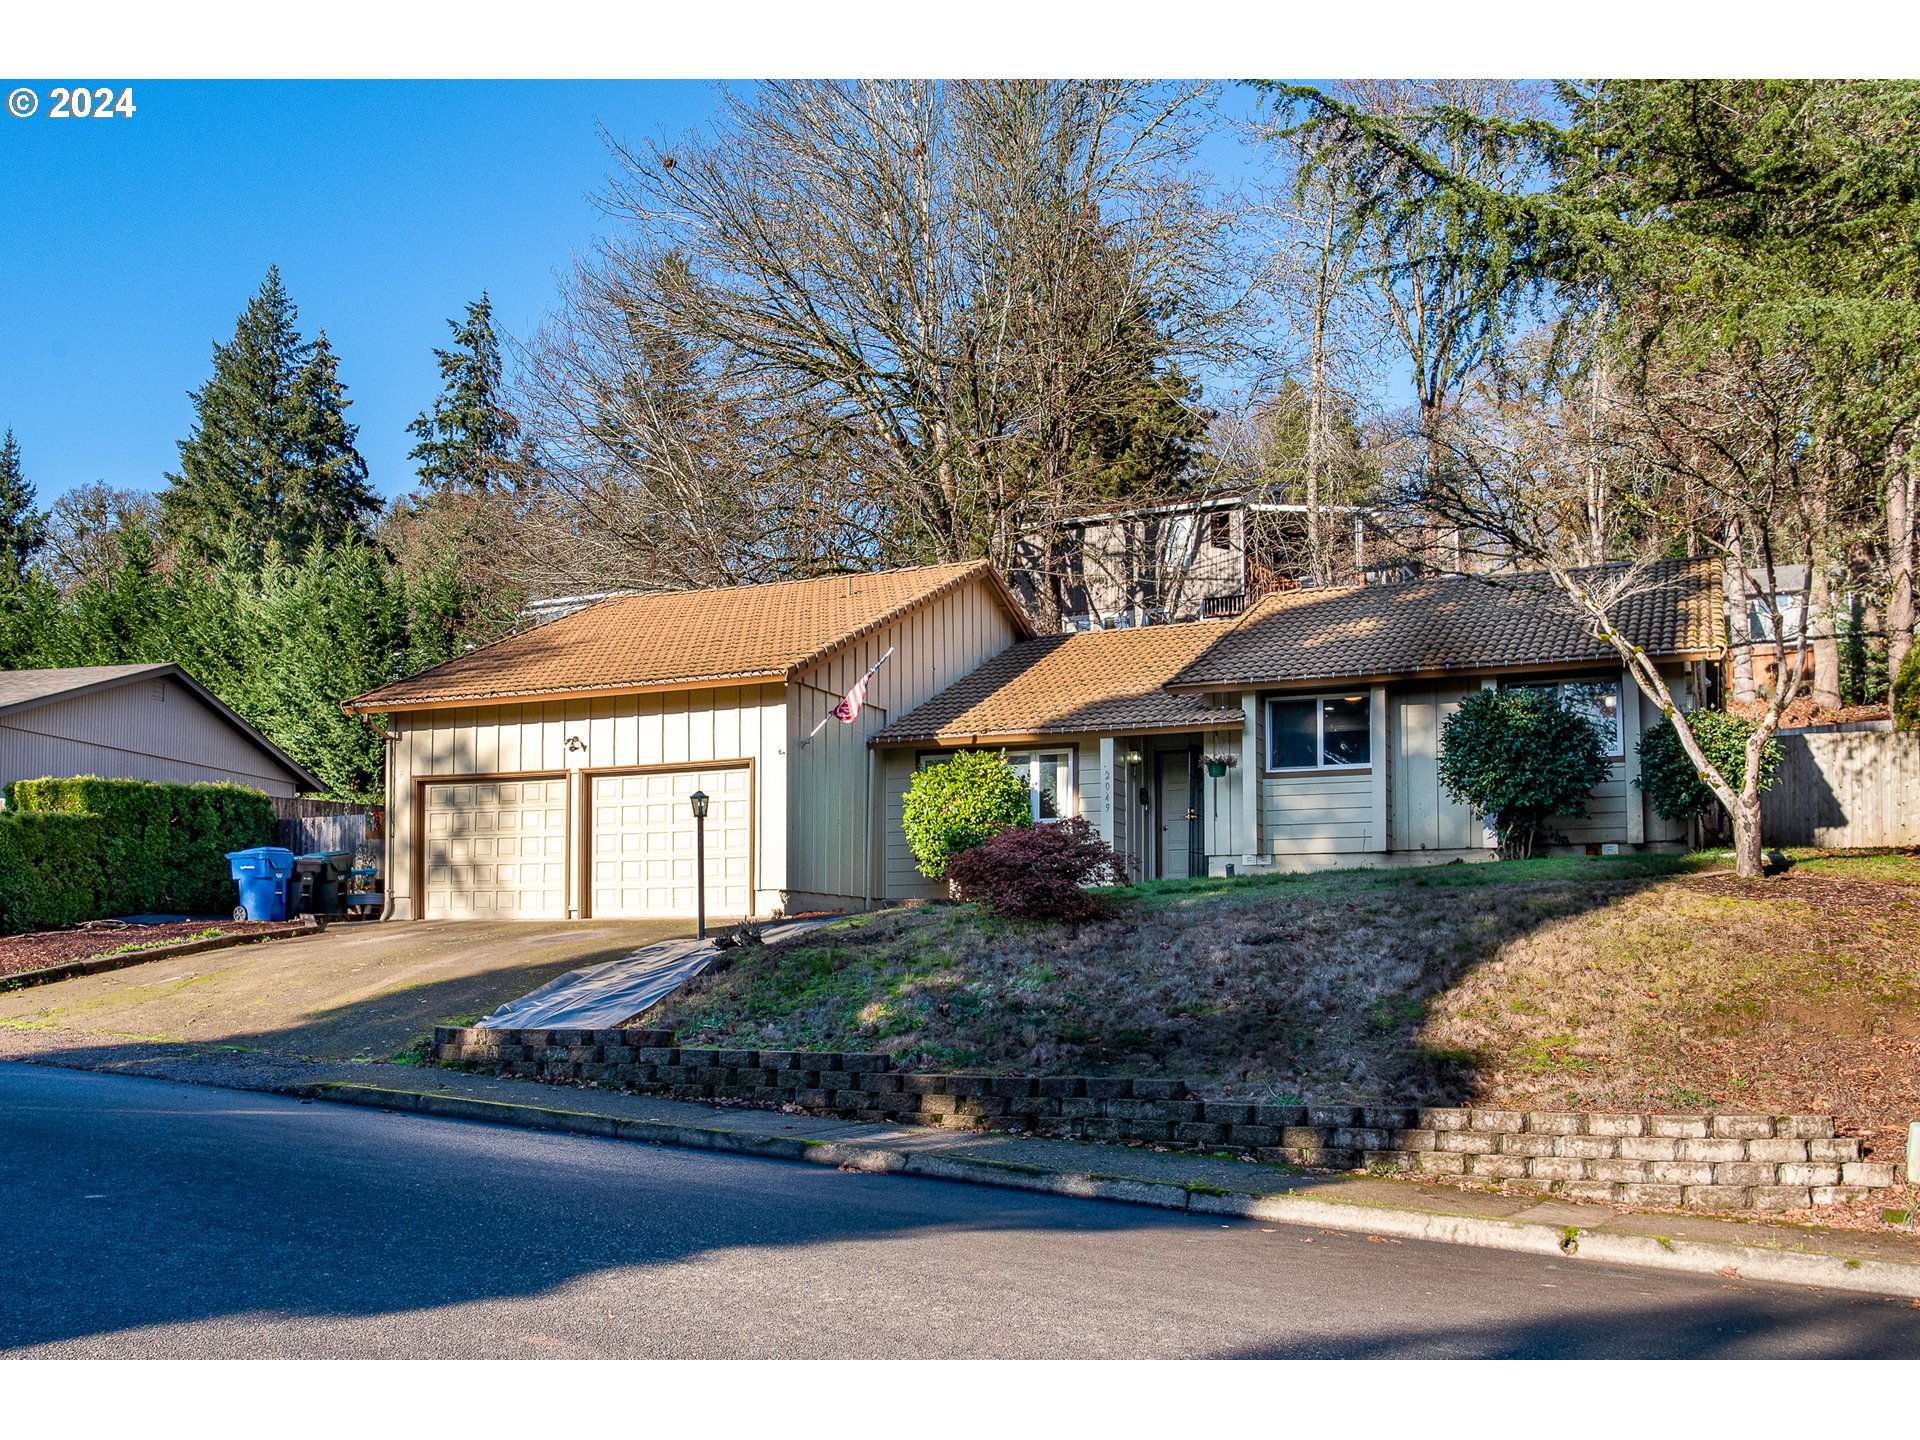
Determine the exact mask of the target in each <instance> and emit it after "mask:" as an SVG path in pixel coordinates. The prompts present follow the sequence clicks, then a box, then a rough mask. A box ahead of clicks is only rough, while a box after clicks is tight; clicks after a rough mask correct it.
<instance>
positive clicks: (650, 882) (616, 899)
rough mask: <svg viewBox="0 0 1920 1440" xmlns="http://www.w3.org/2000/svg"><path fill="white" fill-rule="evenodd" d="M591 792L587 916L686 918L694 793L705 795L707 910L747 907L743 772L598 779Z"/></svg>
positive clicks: (748, 846) (746, 784)
mask: <svg viewBox="0 0 1920 1440" xmlns="http://www.w3.org/2000/svg"><path fill="white" fill-rule="evenodd" d="M592 787H593V788H592V797H593V803H592V814H593V825H594V834H593V840H592V845H591V847H590V848H591V851H592V855H593V873H592V881H591V884H592V894H591V897H590V903H591V904H592V907H593V911H592V913H593V914H594V915H596V916H602V917H609V918H611V917H616V916H646V915H673V916H690V915H692V914H693V912H694V908H695V905H694V901H695V895H694V819H693V807H692V806H691V805H690V804H689V803H688V797H689V796H691V795H692V794H693V792H694V791H695V790H702V791H705V792H706V793H707V794H708V795H709V796H711V797H713V804H712V806H711V807H710V809H709V811H708V815H707V912H708V913H709V914H711V915H745V914H747V913H748V912H749V911H750V910H751V909H752V895H753V890H752V878H753V877H752V847H753V823H752V819H753V806H752V792H753V787H752V782H751V775H750V772H749V771H748V770H747V769H746V768H745V767H744V766H729V767H724V768H716V769H705V770H699V769H690V770H677V771H656V772H653V773H650V774H645V775H598V776H595V777H593V780H592Z"/></svg>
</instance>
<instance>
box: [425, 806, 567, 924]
mask: <svg viewBox="0 0 1920 1440" xmlns="http://www.w3.org/2000/svg"><path fill="white" fill-rule="evenodd" d="M425 808H426V847H427V854H426V872H427V877H426V878H427V884H426V892H427V893H426V908H425V912H424V913H425V915H426V918H427V919H429V920H564V919H565V918H566V915H567V782H566V781H565V780H558V779H556V780H488V781H483V782H467V783H453V784H435V785H429V786H427V787H426V796H425Z"/></svg>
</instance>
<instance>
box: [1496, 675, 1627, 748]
mask: <svg viewBox="0 0 1920 1440" xmlns="http://www.w3.org/2000/svg"><path fill="white" fill-rule="evenodd" d="M1507 688H1508V689H1510V690H1537V691H1541V692H1543V693H1550V694H1555V695H1558V696H1559V697H1560V699H1561V700H1562V701H1563V702H1564V703H1565V704H1566V707H1567V708H1568V709H1569V710H1571V711H1573V712H1574V713H1575V714H1576V715H1579V716H1581V717H1583V718H1584V719H1585V720H1586V722H1587V723H1588V724H1589V725H1591V726H1593V733H1594V734H1596V735H1598V736H1599V737H1600V751H1601V753H1602V754H1604V755H1605V756H1607V758H1608V759H1610V760H1624V759H1625V758H1626V748H1625V737H1624V736H1623V735H1622V734H1621V733H1620V682H1619V681H1618V680H1556V681H1553V682H1551V683H1548V684H1543V685H1510V686H1508V687H1507Z"/></svg>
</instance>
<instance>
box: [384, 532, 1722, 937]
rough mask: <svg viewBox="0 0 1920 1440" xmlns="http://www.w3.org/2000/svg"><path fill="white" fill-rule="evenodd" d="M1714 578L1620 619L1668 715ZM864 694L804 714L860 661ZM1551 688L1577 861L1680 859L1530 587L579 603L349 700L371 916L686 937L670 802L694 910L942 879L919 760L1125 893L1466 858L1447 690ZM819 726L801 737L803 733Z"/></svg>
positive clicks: (778, 590) (1636, 725)
mask: <svg viewBox="0 0 1920 1440" xmlns="http://www.w3.org/2000/svg"><path fill="white" fill-rule="evenodd" d="M1719 611H1720V596H1719V586H1718V577H1717V574H1716V572H1715V571H1714V569H1713V567H1711V566H1708V565H1705V564H1703V563H1695V562H1686V561H1677V562H1669V563H1666V564H1663V565H1662V566H1659V567H1657V568H1656V569H1655V570H1654V571H1653V572H1652V574H1651V575H1650V576H1649V577H1647V579H1646V581H1645V583H1644V584H1643V585H1642V587H1641V588H1640V590H1639V593H1637V594H1636V596H1635V598H1634V599H1633V600H1632V601H1631V602H1630V603H1629V604H1627V605H1626V606H1625V613H1624V614H1622V616H1621V617H1620V619H1621V623H1622V628H1623V630H1624V631H1625V632H1626V633H1627V634H1628V635H1629V636H1631V637H1632V638H1633V640H1634V641H1635V643H1637V644H1639V645H1640V646H1641V647H1642V648H1643V649H1644V650H1645V651H1646V652H1647V653H1648V654H1649V655H1650V656H1652V657H1653V658H1654V659H1655V661H1656V663H1657V664H1658V666H1659V668H1660V670H1661V672H1662V673H1663V674H1664V675H1665V676H1667V677H1668V680H1669V683H1670V684H1671V685H1672V686H1673V688H1674V689H1675V692H1676V695H1677V696H1678V697H1679V698H1680V700H1681V703H1683V704H1686V705H1692V704H1696V703H1699V701H1700V700H1701V699H1702V698H1703V697H1704V696H1705V695H1706V694H1707V672H1706V667H1707V665H1708V662H1710V661H1712V660H1713V659H1715V658H1716V657H1718V656H1719V655H1720V653H1721V651H1722V649H1723V648H1724V647H1723V645H1722V636H1723V634H1724V630H1723V627H1722V622H1721V619H1720V613H1719ZM883 656H889V657H890V658H888V659H887V661H886V663H885V664H882V665H881V667H880V669H879V670H878V671H877V672H875V673H874V675H873V678H872V682H871V685H870V687H869V689H868V691H867V693H866V703H865V707H864V708H863V709H862V710H861V712H860V714H859V715H858V717H857V718H856V719H855V720H853V721H852V722H851V723H842V722H840V721H838V720H835V719H832V718H830V711H831V710H832V707H833V706H834V705H836V704H837V703H838V702H839V701H840V699H841V697H842V696H843V695H845V694H846V693H847V691H848V690H849V689H850V688H851V687H852V686H853V685H854V684H855V683H856V682H857V681H859V680H860V678H861V676H862V675H863V674H865V673H866V672H867V671H868V669H869V667H871V666H872V665H874V664H875V663H876V662H878V661H880V660H881V659H882V657H883ZM1497 685H1554V686H1558V687H1561V688H1562V690H1563V693H1565V694H1566V695H1567V696H1568V698H1569V699H1571V700H1573V701H1574V702H1575V703H1576V704H1578V705H1580V706H1582V707H1583V708H1585V709H1586V710H1587V711H1588V712H1589V713H1590V714H1591V716H1592V718H1593V721H1594V724H1595V726H1596V728H1598V729H1599V730H1600V732H1601V734H1602V737H1603V738H1604V740H1605V741H1606V744H1607V746H1608V748H1609V750H1610V752H1611V754H1612V755H1613V757H1614V764H1613V771H1612V775H1611V777H1610V778H1609V779H1608V781H1607V782H1606V783H1605V784H1603V785H1602V786H1600V787H1599V789H1598V790H1597V791H1596V792H1595V796H1594V800H1593V803H1592V806H1591V811H1592V813H1591V814H1590V815H1589V816H1588V817H1587V818H1585V819H1583V820H1580V821H1568V822H1566V823H1565V824H1564V825H1563V826H1561V828H1562V829H1563V830H1564V831H1565V833H1566V834H1567V837H1568V839H1569V841H1570V843H1572V844H1573V845H1576V846H1580V847H1593V848H1598V847H1605V846H1619V847H1621V848H1630V847H1637V846H1647V845H1659V844H1672V843H1678V842H1679V841H1680V840H1681V839H1682V838H1683V836H1682V833H1681V831H1680V830H1679V829H1678V828H1677V827H1674V826H1671V825H1667V824H1665V823H1664V822H1661V821H1660V820H1659V819H1658V818H1657V817H1655V816H1653V815H1652V814H1651V812H1650V811H1649V810H1648V808H1647V806H1646V804H1645V802H1644V799H1643V797H1642V796H1641V795H1640V794H1639V792H1638V791H1636V790H1635V789H1633V787H1632V783H1631V782H1632V778H1633V774H1634V771H1635V768H1636V765H1637V761H1636V758H1635V746H1636V744H1637V742H1638V737H1639V735H1640V732H1641V731H1642V729H1643V728H1644V727H1645V726H1647V725H1648V724H1650V723H1652V722H1653V721H1654V720H1655V719H1657V712H1656V711H1655V710H1654V709H1653V707H1651V706H1650V705H1648V704H1647V703H1646V702H1644V701H1643V700H1642V699H1641V698H1640V696H1639V694H1638V691H1637V689H1636V688H1635V687H1634V685H1633V684H1632V683H1631V681H1630V680H1629V679H1628V678H1627V677H1626V676H1625V674H1624V673H1623V671H1622V668H1621V666H1620V662H1619V658H1618V656H1617V655H1616V654H1615V652H1614V651H1613V649H1612V648H1611V647H1610V646H1609V645H1608V644H1606V643H1605V642H1603V641H1601V640H1599V639H1597V638H1596V637H1595V636H1594V635H1593V634H1592V632H1591V630H1590V628H1589V627H1588V626H1587V624H1586V623H1585V621H1584V620H1583V619H1581V617H1580V616H1579V615H1578V614H1577V613H1576V612H1575V611H1574V610H1573V609H1572V607H1571V606H1570V605H1568V604H1567V603H1566V602H1565V601H1564V600H1563V599H1562V598H1561V597H1560V596H1559V593H1558V592H1557V591H1555V590H1554V589H1553V588H1552V586H1551V585H1550V584H1548V583H1547V582H1546V581H1545V580H1544V578H1543V577H1539V576H1529V575H1513V576H1502V577H1497V578H1494V577H1468V576H1455V577H1446V578H1440V579H1428V580H1420V581H1414V582H1410V583H1405V584H1394V585H1368V586H1353V587H1339V588H1329V589H1318V590H1313V589H1303V590H1292V591H1283V592H1279V593H1276V594H1273V595H1270V596H1268V597H1266V598H1265V599H1263V600H1261V601H1259V602H1258V603H1256V604H1254V605H1252V606H1250V607H1249V608H1248V609H1247V610H1246V612H1245V613H1243V614H1241V615H1239V616H1236V617H1234V618H1232V619H1230V620H1218V621H1194V622H1190V623H1185V624H1172V625H1156V626H1148V627H1144V628H1141V629H1130V630H1101V631H1085V632H1079V633H1073V634H1054V635H1047V636H1039V635H1036V634H1035V632H1034V628H1033V625H1032V623H1031V621H1030V620H1029V618H1028V617H1027V615H1026V613H1025V611H1024V610H1023V608H1022V607H1021V606H1020V604H1019V602H1018V601H1017V599H1016V598H1015V597H1014V595H1013V594H1012V592H1011V591H1010V590H1009V589H1008V587H1007V585H1006V583H1005V582H1004V581H1003V580H1002V579H1001V577H1000V575H999V574H998V572H997V571H995V570H994V569H993V568H992V567H991V566H990V565H988V564H986V563H985V562H976V563H972V564H960V565H945V566H932V567H926V568H921V569H911V570H898V571H889V572H884V573H879V574H869V575H856V576H837V577H832V578H828V579H819V580H805V581H791V582H784V583H781V584H773V585H759V586H743V587H735V588H731V589H721V590H706V591H695V592H684V593H675V594H664V595H635V596H625V597H619V598H614V599H609V600H605V601H602V602H600V603H598V604H594V605H590V606H588V607H587V608H585V609H582V610H580V611H577V612H576V613H574V614H571V615H567V616H565V617H564V618H561V619H558V620H554V621H551V622H550V623H548V624H545V625H542V626H540V627H538V628H537V629H534V630H530V631H527V632H525V633H523V634H520V635H516V636H513V637H510V638H508V639H505V640H502V641H499V642H497V643H496V644H493V645H490V646H485V647H482V648H481V649H479V650H475V651H473V652H472V653H470V654H468V655H465V656H461V657H459V658H457V659H454V660H450V661H448V662H447V663H445V664H443V665H440V666H437V667H435V668H434V669H432V670H428V671H425V672H423V673H421V674H419V675H416V676H413V677H411V678H410V679H407V680H403V681H400V682H398V683H396V684H393V685H388V686H384V687H382V688H381V689H378V690H375V691H373V692H371V693H369V694H367V695H363V696H360V697H359V698H357V699H355V700H353V701H350V702H348V709H349V710H350V711H352V712H355V713H360V714H366V715H374V714H382V715H385V716H386V717H387V720H386V726H387V732H388V735H389V740H390V744H389V746H388V762H387V763H388V774H387V796H388V806H389V810H388V814H389V825H388V846H389V851H388V866H387V873H388V875H389V877H390V886H389V893H390V896H391V906H390V913H391V914H392V915H393V916H395V917H397V918H414V917H433V918H439V917H459V916H502V917H505V916H525V917H529V918H533V917H540V918H558V917H565V916H615V915H618V916H635V915H661V916H679V915H686V914H690V913H691V912H692V909H693V900H694V891H693V877H694V861H693V834H694V822H693V819H692V815H691V808H690V805H689V803H688V797H689V796H690V795H691V794H692V793H693V792H694V791H695V790H696V789H697V790H700V791H702V792H704V793H706V794H707V795H709V796H710V797H712V810H711V813H710V817H709V820H708V824H707V832H706V834H707V857H708V881H707V908H708V910H709V913H711V914H715V915H737V914H747V913H754V914H767V913H770V912H772V911H773V910H776V909H780V910H784V911H786V912H787V913H796V912H800V911H805V910H811V909H826V908H834V909H857V908H861V907H863V906H870V905H872V904H875V903H878V902H881V901H885V900H895V899H905V898H910V897H913V896H918V895H930V894H936V893H938V891H939V886H938V885H937V883H936V882H932V881H929V880H927V879H926V878H925V877H924V876H921V875H920V874H919V872H918V871H917V870H916V869H915V868H914V866H913V864H912V860H911V857H910V855H909V853H908V851H907V847H906V843H905V838H904V836H903V834H902V832H901V827H900V810H901V797H902V795H903V794H904V792H905V790H906V788H907V785H908V783H909V782H910V780H911V777H912V774H913V772H914V770H915V768H916V767H917V766H920V765H924V764H927V763H929V762H932V761H936V760H938V759H939V758H941V757H942V756H944V755H947V754H950V753H952V752H953V751H955V750H959V749H968V748H992V749H995V750H1000V751H1003V752H1005V753H1006V754H1007V756H1008V758H1009V760H1011V761H1012V762H1013V763H1014V764H1016V765H1019V766H1023V767H1025V770H1026V773H1027V775H1028V777H1029V782H1030V786H1029V788H1030V794H1031V796H1032V804H1033V807H1034V818H1035V820H1036V821H1038V822H1040V823H1046V822H1047V821H1049V820H1053V819H1056V818H1061V817H1065V816H1069V815H1082V816H1085V817H1086V818H1087V819H1089V820H1090V821H1092V822H1093V823H1094V824H1095V825H1096V826H1097V827H1098V828H1099V830H1100V832H1101V833H1102V834H1103V835H1105V836H1106V837H1107V838H1108V839H1109V840H1110V841H1111V842H1112V843H1113V845H1114V846H1115V848H1116V849H1119V850H1120V851H1121V852H1122V853H1124V854H1125V855H1127V856H1128V857H1129V861H1130V864H1131V868H1132V869H1133V872H1134V873H1135V874H1137V875H1142V876H1185V875H1197V874H1208V873H1212V874H1222V873H1226V872H1228V871H1230V870H1231V871H1234V872H1238V873H1249V872H1253V871H1258V870H1263V869H1291V868H1306V867H1312V866H1321V865H1333V864H1406V863H1423V862H1428V863H1430V862H1435V861H1445V860H1450V859H1455V858H1484V857H1485V856H1486V854H1487V853H1488V847H1489V844H1490V838H1489V836H1488V833H1487V829H1486V826H1485V825H1484V824H1483V823H1482V821H1481V819H1480V817H1478V816H1476V815H1473V814H1471V813H1469V812H1468V810H1467V809H1466V807H1464V806H1461V805H1458V804H1456V803H1454V802H1453V801H1451V800H1449V799H1448V798H1447V797H1446V795H1445V794H1444V793H1443V792H1442V791H1441V789H1440V786H1439V780H1438V774H1437V760H1438V737H1439V730H1440V726H1441V724H1442V723H1443V722H1444V720H1445V718H1446V716H1447V715H1448V714H1450V713H1451V711H1452V710H1453V708H1454V707H1455V706H1457V705H1458V704H1459V702H1460V700H1461V699H1462V697H1464V696H1465V695H1466V694H1467V693H1469V692H1470V691H1472V690H1474V689H1477V688H1481V687H1487V686H1497ZM823 721H824V722H825V723H824V728H823V727H822V722H823Z"/></svg>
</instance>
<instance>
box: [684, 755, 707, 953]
mask: <svg viewBox="0 0 1920 1440" xmlns="http://www.w3.org/2000/svg"><path fill="white" fill-rule="evenodd" d="M687 803H688V804H689V805H691V806H693V938H694V939H696V940H704V939H706V938H707V792H706V791H704V790H696V791H694V792H693V794H691V795H689V796H688V797H687Z"/></svg>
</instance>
